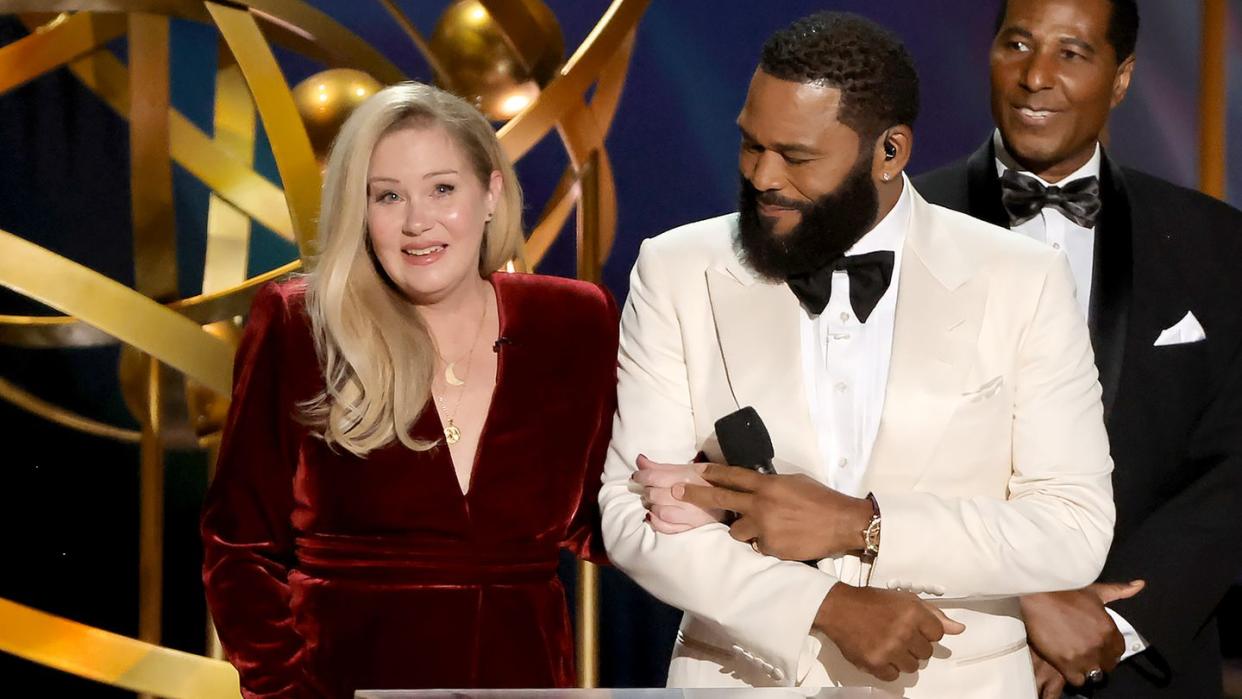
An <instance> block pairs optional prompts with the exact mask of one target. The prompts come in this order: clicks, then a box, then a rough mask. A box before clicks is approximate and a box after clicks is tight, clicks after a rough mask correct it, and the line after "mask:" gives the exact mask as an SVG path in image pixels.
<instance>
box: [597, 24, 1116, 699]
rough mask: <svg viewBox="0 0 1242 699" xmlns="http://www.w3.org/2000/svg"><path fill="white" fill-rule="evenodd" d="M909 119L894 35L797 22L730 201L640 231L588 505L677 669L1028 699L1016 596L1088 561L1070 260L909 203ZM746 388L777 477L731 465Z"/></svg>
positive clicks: (1095, 469)
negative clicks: (731, 420) (728, 436)
mask: <svg viewBox="0 0 1242 699" xmlns="http://www.w3.org/2000/svg"><path fill="white" fill-rule="evenodd" d="M917 111H918V77H917V74H916V72H915V69H914V66H913V63H912V61H911V59H910V56H909V54H908V53H907V52H906V50H905V48H904V47H903V46H902V45H901V42H900V41H899V40H898V39H896V38H895V37H894V36H893V35H892V34H890V33H889V32H887V31H886V30H884V29H882V28H881V27H879V26H877V25H875V24H873V23H871V22H869V21H867V20H864V19H862V18H859V17H857V16H854V15H849V14H841V13H820V14H817V15H813V16H811V17H807V18H804V19H802V20H799V21H797V22H794V23H793V24H792V25H790V26H789V27H787V28H785V29H783V30H781V31H779V32H777V33H776V34H775V35H773V36H772V37H771V38H770V39H769V40H768V42H767V44H766V45H765V47H764V50H763V56H762V59H761V61H760V65H759V67H758V69H757V70H756V71H755V74H754V77H753V79H752V80H751V83H750V88H749V91H748V94H747V97H746V102H745V105H744V106H743V108H742V111H741V114H740V115H739V116H738V119H737V123H738V127H739V129H740V132H741V147H740V152H739V158H738V162H739V170H740V174H741V195H740V200H739V211H738V213H736V214H730V215H726V216H722V217H719V218H714V219H710V220H706V221H699V222H697V223H692V224H689V225H687V226H683V227H681V228H678V229H675V230H673V231H669V232H668V233H665V234H663V235H660V236H658V237H656V238H653V239H651V240H648V241H645V242H644V244H643V247H642V250H641V252H640V254H639V258H638V262H637V263H636V265H635V268H634V272H633V275H632V277H631V281H630V294H629V298H628V300H627V302H626V305H625V310H624V313H623V315H622V327H621V348H620V356H619V379H618V380H619V385H618V411H617V418H616V421H615V424H614V432H613V441H612V444H611V447H610V453H609V456H608V460H607V463H606V467H605V474H604V487H603V489H602V490H601V492H600V503H601V505H602V515H603V532H604V538H605V543H606V545H607V547H608V551H609V555H610V557H611V559H612V561H613V562H614V563H615V564H616V566H617V567H618V568H620V569H621V570H623V571H625V572H626V573H627V574H629V575H630V576H631V577H633V578H634V579H635V580H636V581H637V582H638V583H639V584H640V585H642V586H643V587H644V588H646V589H647V590H648V591H649V592H650V593H652V594H653V595H655V596H656V597H658V598H660V599H661V600H663V601H664V602H666V603H668V604H671V605H673V606H675V607H677V608H680V609H682V610H684V611H685V617H684V620H683V622H682V625H681V629H680V632H679V634H678V639H677V645H676V647H675V649H674V652H673V660H672V665H671V667H670V669H669V684H670V685H671V686H683V687H704V686H791V685H797V686H802V687H818V686H834V685H836V686H873V687H879V688H883V689H885V690H887V691H889V692H892V693H894V694H898V695H901V696H906V697H912V698H915V699H918V698H919V697H945V696H953V697H968V698H969V697H979V698H981V699H982V698H984V697H989V698H990V697H998V696H1004V697H1034V696H1035V681H1034V676H1033V671H1032V665H1031V657H1030V654H1029V652H1028V650H1027V645H1026V634H1025V631H1024V628H1023V623H1022V616H1021V611H1020V607H1019V601H1018V597H1019V596H1020V595H1024V594H1028V593H1033V592H1038V591H1048V590H1060V589H1071V588H1078V587H1082V586H1083V585H1085V584H1087V583H1089V582H1091V581H1092V580H1094V579H1095V576H1096V575H1097V574H1098V573H1099V571H1100V568H1101V566H1102V565H1103V562H1104V558H1105V555H1106V553H1107V551H1108V546H1109V543H1110V540H1111V537H1112V530H1113V518H1114V511H1113V501H1112V490H1111V483H1110V473H1111V471H1112V461H1111V460H1110V458H1109V451H1108V442H1107V438H1106V435H1105V431H1104V425H1103V417H1102V415H1103V413H1102V406H1101V400H1100V395H1101V391H1100V386H1099V382H1098V380H1097V373H1096V368H1095V364H1094V361H1093V355H1092V352H1091V344H1090V340H1089V337H1088V330H1087V325H1086V322H1085V321H1084V319H1083V317H1082V314H1081V313H1080V312H1079V311H1078V306H1077V303H1076V301H1075V298H1074V283H1073V277H1072V274H1071V271H1070V267H1069V265H1068V264H1067V262H1066V259H1065V257H1064V255H1063V254H1061V253H1060V252H1058V251H1056V250H1053V249H1050V248H1048V247H1046V246H1042V245H1040V244H1038V243H1035V242H1034V241H1031V240H1027V239H1024V238H1022V237H1020V236H1012V235H1006V234H1005V233H1004V232H1003V231H1001V230H999V229H998V228H996V227H995V226H992V225H990V224H987V223H983V222H980V221H977V220H975V219H972V218H969V217H967V216H964V215H962V214H958V213H954V212H952V211H949V210H947V209H943V208H940V207H938V206H933V205H931V204H928V203H927V202H926V201H924V200H923V198H922V197H920V196H919V194H918V193H917V192H916V191H915V190H914V189H913V187H911V185H910V183H909V181H908V180H907V179H906V176H905V174H904V172H903V170H904V168H905V166H906V163H907V162H908V161H909V158H910V154H911V150H912V148H913V146H914V131H913V123H914V121H915V117H916V115H917ZM744 406H750V407H753V408H754V409H755V410H756V411H757V412H758V414H759V415H760V417H761V418H762V419H763V420H764V421H765V422H766V426H767V430H768V432H769V433H770V435H771V441H772V443H773V446H774V450H775V457H774V458H773V459H772V462H773V465H774V467H775V471H776V473H774V474H768V473H758V472H755V471H751V470H746V469H743V468H737V467H730V466H726V465H723V463H724V461H723V456H722V454H721V451H720V448H719V443H718V440H717V435H716V434H715V432H714V425H715V421H716V420H717V419H718V418H720V417H722V416H725V415H726V414H729V413H732V412H734V411H736V410H738V409H739V408H741V407H744ZM696 454H700V455H701V456H703V457H705V458H706V460H707V461H710V462H715V463H700V464H697V465H695V464H690V463H688V462H690V461H692V460H694V458H695V455H696ZM808 563H810V565H808Z"/></svg>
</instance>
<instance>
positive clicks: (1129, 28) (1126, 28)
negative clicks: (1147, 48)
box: [996, 0, 1139, 65]
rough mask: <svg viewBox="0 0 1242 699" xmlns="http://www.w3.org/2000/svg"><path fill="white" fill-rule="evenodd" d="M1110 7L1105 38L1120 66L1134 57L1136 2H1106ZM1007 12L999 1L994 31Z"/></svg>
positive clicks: (1004, 0) (1006, 4) (1003, 1)
mask: <svg viewBox="0 0 1242 699" xmlns="http://www.w3.org/2000/svg"><path fill="white" fill-rule="evenodd" d="M1108 1H1109V3H1110V4H1111V5H1112V9H1113V11H1112V13H1111V14H1110V15H1109V17H1108V33H1107V35H1106V38H1107V39H1108V43H1109V45H1111V46H1112V47H1113V53H1115V54H1117V63H1118V65H1120V64H1121V62H1122V61H1124V60H1126V59H1127V58H1129V57H1130V56H1133V55H1134V48H1135V46H1137V45H1138V33H1139V11H1138V1H1137V0H1108ZM1007 12H1009V0H1001V5H1000V14H998V15H996V31H998V32H999V31H1000V30H1001V25H1003V24H1004V23H1005V13H1007Z"/></svg>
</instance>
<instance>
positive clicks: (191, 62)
mask: <svg viewBox="0 0 1242 699" xmlns="http://www.w3.org/2000/svg"><path fill="white" fill-rule="evenodd" d="M312 4H315V5H317V6H319V7H320V8H321V9H323V10H325V11H327V12H328V13H330V14H332V15H333V16H334V17H336V18H338V19H339V20H340V21H342V22H343V23H344V24H346V25H347V26H349V27H350V28H352V29H353V30H354V31H356V32H357V33H358V34H360V35H361V36H362V37H363V38H365V39H367V40H368V41H370V42H371V43H373V44H375V45H376V46H377V47H378V48H379V49H380V50H381V51H382V52H384V53H385V54H387V55H389V56H390V57H392V58H393V59H394V60H395V62H397V63H398V65H400V66H401V67H402V68H403V69H405V70H406V71H407V72H408V73H409V74H411V75H413V76H415V77H419V78H426V77H428V76H429V71H428V69H427V67H426V65H425V63H423V61H422V60H421V58H420V57H419V56H418V54H417V53H416V52H415V51H414V50H413V49H412V47H410V45H409V43H408V41H407V40H406V39H405V38H404V36H403V34H402V33H401V32H400V31H399V30H398V29H397V28H396V27H395V26H394V25H393V23H392V22H391V20H390V18H389V17H388V15H387V14H386V13H385V12H384V11H383V9H382V8H381V7H380V6H379V4H378V3H366V2H362V3H360V2H355V1H352V0H351V1H349V2H346V1H344V0H314V2H312ZM401 4H402V6H403V7H404V8H405V9H406V10H407V11H408V12H409V13H410V15H411V16H412V17H413V19H414V20H415V22H416V23H417V24H418V26H420V27H422V28H423V29H425V30H428V31H429V30H430V28H431V27H432V26H434V24H435V20H436V17H437V16H438V14H439V12H440V10H441V9H442V8H443V7H444V5H445V4H446V3H444V2H432V3H426V2H414V1H413V0H406V1H404V2H402V3H401ZM548 4H549V5H550V6H551V7H552V9H553V10H554V11H555V13H556V15H557V17H558V18H559V20H560V22H561V25H562V28H563V30H564V34H565V44H566V46H569V47H574V46H577V45H578V44H579V43H580V42H581V41H582V39H583V38H584V37H585V36H586V35H587V33H588V32H589V31H590V28H591V27H592V26H593V24H594V23H595V22H596V20H597V19H598V18H599V16H600V14H601V13H602V12H603V10H604V9H605V8H606V6H607V4H608V3H607V2H604V1H603V0H548ZM1139 4H1140V8H1141V10H1142V12H1143V13H1144V14H1143V29H1142V32H1141V35H1140V40H1139V48H1138V55H1139V59H1138V68H1137V74H1136V78H1135V81H1134V85H1133V86H1132V88H1131V91H1130V95H1129V97H1128V99H1127V100H1126V103H1125V104H1124V105H1122V107H1121V108H1120V109H1119V110H1118V111H1117V113H1116V115H1115V117H1114V119H1113V124H1112V145H1111V152H1112V154H1113V155H1115V156H1116V157H1117V158H1118V159H1119V160H1120V161H1121V162H1123V163H1126V164H1129V165H1132V166H1137V167H1139V168H1142V169H1145V170H1147V171H1150V172H1152V173H1155V174H1157V175H1160V176H1162V177H1165V178H1167V179H1170V180H1172V181H1174V182H1177V183H1180V184H1183V185H1187V186H1194V185H1195V180H1196V171H1197V170H1196V169H1197V163H1198V155H1197V147H1196V118H1197V100H1198V55H1199V30H1200V16H1199V9H1198V5H1199V3H1195V2H1166V1H1164V0H1140V3H1139ZM997 5H998V2H997V1H996V0H988V1H985V2H979V1H978V0H956V1H952V2H950V1H949V0H901V1H892V2H883V3H879V2H874V0H872V1H870V2H862V1H860V0H848V1H847V0H840V1H838V2H823V1H820V2H814V1H811V0H781V1H780V2H769V3H757V2H752V1H743V0H662V1H657V2H653V3H652V6H651V7H650V9H649V10H648V12H647V15H646V17H645V19H644V20H643V23H642V25H641V28H640V31H639V37H638V42H637V46H636V49H635V53H634V57H633V62H632V65H631V66H630V71H629V78H628V82H627V84H626V88H625V93H624V95H623V98H622V102H621V106H620V109H619V112H618V114H617V117H616V121H615V123H614V125H613V128H612V131H611V134H610V135H609V137H608V140H607V145H608V150H609V153H610V154H611V157H612V161H613V166H614V168H615V173H616V183H617V193H618V200H619V210H620V213H619V228H618V236H617V240H616V244H615V245H614V247H613V250H612V254H611V257H610V258H609V260H608V264H607V266H606V269H605V280H606V282H607V284H608V286H609V287H610V288H611V289H612V291H613V293H614V294H615V295H616V296H617V298H618V299H624V297H625V294H626V291H627V287H628V274H629V270H630V267H631V265H632V264H633V262H634V258H635V255H636V254H637V250H638V245H639V243H640V242H641V241H642V240H643V239H645V238H648V237H651V236H654V235H657V234H659V233H660V232H662V231H664V230H667V229H669V228H672V227H675V226H677V225H680V224H683V223H686V222H689V221H693V220H696V219H700V218H705V217H709V216H714V215H716V214H720V213H723V212H727V211H731V210H732V209H733V206H734V201H735V197H736V188H737V171H736V149H737V133H736V128H735V126H734V118H735V116H736V115H737V111H738V109H739V108H740V106H741V104H742V100H743V98H744V95H745V92H746V86H747V82H748V80H749V77H750V74H751V72H752V70H753V68H754V65H755V62H756V60H757V57H758V54H759V49H760V46H761V45H762V43H763V39H764V37H765V36H766V35H767V34H768V33H769V32H771V31H772V30H774V29H776V28H778V27H780V26H782V25H783V24H785V23H787V22H789V21H790V20H792V19H795V18H797V17H799V16H801V15H804V14H809V13H811V12H814V11H817V10H820V9H841V10H850V11H854V12H858V13H860V14H863V15H865V16H868V17H871V18H873V19H875V20H877V21H879V22H881V23H883V24H885V25H886V26H888V27H890V28H892V29H893V30H894V31H895V32H896V33H898V34H899V35H900V36H901V37H903V38H904V40H905V41H906V42H907V44H908V46H909V47H910V50H911V52H912V53H913V55H914V57H915V59H916V61H917V63H918V67H919V71H920V75H921V79H922V93H923V106H922V116H921V117H920V119H919V121H918V123H917V124H916V128H915V132H916V143H915V152H914V160H913V163H912V166H911V169H912V172H913V173H919V172H922V171H924V170H927V169H930V168H933V167H936V166H939V165H941V164H944V163H947V162H949V161H951V160H953V159H956V158H959V157H962V156H964V155H965V154H967V153H968V152H970V151H971V150H973V149H974V148H975V147H976V146H977V145H978V144H979V143H981V142H982V140H983V139H984V138H985V137H986V136H987V135H988V134H989V132H990V129H991V126H990V123H991V120H990V115H989V112H988V98H987V89H988V87H987V84H988V83H987V52H988V45H989V42H990V39H991V34H992V30H993V26H994V22H995V19H996V7H997ZM1231 9H1232V11H1233V14H1232V18H1231V23H1230V26H1229V28H1228V36H1229V45H1230V54H1229V67H1230V76H1231V78H1230V84H1231V88H1232V89H1230V90H1229V93H1230V95H1231V98H1230V99H1231V101H1232V104H1231V105H1229V107H1230V111H1229V124H1230V127H1231V130H1232V131H1233V133H1234V134H1238V133H1239V132H1240V127H1242V118H1240V117H1239V115H1242V104H1239V103H1240V102H1242V30H1240V22H1242V7H1240V6H1239V5H1238V4H1237V3H1232V4H1231ZM24 35H25V30H24V29H22V27H21V25H20V24H19V23H18V22H17V21H16V20H14V19H13V18H0V45H3V44H7V43H9V42H11V41H13V40H15V39H17V38H20V37H21V36H24ZM215 41H216V39H215V34H214V30H212V29H210V28H208V27H206V26H203V25H195V24H192V23H187V22H175V23H174V27H173V67H172V76H173V80H174V87H173V101H174V104H175V106H177V107H178V108H179V109H180V110H181V111H182V112H183V113H185V114H186V115H187V116H188V117H189V118H190V119H191V120H193V121H194V122H196V123H197V124H198V125H199V126H200V128H203V129H204V130H207V131H210V129H211V105H212V95H211V92H210V89H211V88H210V86H211V85H212V76H213V71H214V64H215V55H216V52H215ZM114 49H115V50H116V51H118V53H120V55H122V56H123V55H124V42H118V43H117V45H116V46H114ZM278 56H279V57H280V58H281V61H282V64H283V66H284V68H285V70H286V73H287V74H288V77H289V82H290V83H291V84H293V83H296V82H298V81H299V80H301V79H302V78H304V77H306V76H308V75H310V74H312V73H314V72H317V71H318V70H320V69H321V68H322V66H318V65H315V64H313V63H311V62H309V61H307V60H304V59H301V58H299V57H297V56H292V55H289V54H287V53H285V52H278ZM1230 155H1231V158H1230V160H1231V162H1232V163H1235V164H1242V138H1234V139H1233V141H1232V144H1231V146H1230ZM128 158H129V150H128V144H127V132H126V125H125V124H124V122H123V121H121V120H120V119H119V118H117V117H116V116H115V114H113V113H112V112H111V111H110V110H109V109H108V108H107V107H105V106H104V105H102V104H101V103H100V101H99V100H98V99H97V98H96V97H95V96H94V95H92V94H91V93H89V92H88V91H87V90H85V89H84V88H82V87H81V85H80V84H78V83H77V81H76V80H75V79H74V78H73V77H72V76H71V75H69V74H68V73H66V72H64V71H61V72H57V73H53V74H49V75H47V76H45V77H43V78H40V79H38V80H36V81H34V82H32V83H30V84H27V85H25V86H23V87H21V88H19V89H16V90H14V91H11V92H9V93H7V94H5V95H3V96H0V229H4V230H7V231H10V232H13V233H17V234H19V235H22V236H24V237H27V238H29V239H31V240H34V241H36V242H38V243H39V244H42V245H45V246H47V247H49V248H50V249H52V250H55V251H57V252H59V253H61V254H64V255H66V256H68V257H70V258H72V259H75V260H78V261H81V262H83V263H85V264H87V265H89V266H90V267H92V268H94V269H96V270H100V271H102V272H104V273H106V274H109V275H110V276H113V277H114V278H116V279H118V280H120V281H123V282H126V283H130V282H132V263H131V258H130V255H131V250H132V243H131V239H130V238H131V233H130V221H129V209H128V201H129V197H128V188H127V183H128ZM257 163H258V168H259V170H260V171H261V172H262V173H263V174H265V175H266V176H268V177H270V178H272V179H276V172H275V167H274V165H273V164H272V161H271V157H270V153H269V152H268V149H267V147H266V145H265V142H263V141H262V140H261V142H260V146H259V152H258V154H257ZM564 166H565V157H564V155H563V152H562V151H561V149H560V146H559V144H558V143H557V142H556V141H555V138H554V137H553V138H549V139H548V140H546V141H545V143H543V144H541V145H540V146H539V147H537V148H536V149H535V150H534V151H533V152H532V153H531V154H530V155H529V156H528V157H527V158H525V159H524V160H523V161H522V162H521V163H520V164H519V173H520V176H521V179H522V182H523V185H524V187H525V188H526V190H527V192H528V194H529V199H530V201H531V206H530V207H529V208H530V209H531V211H529V212H528V213H529V214H530V215H531V216H534V215H535V214H536V213H537V212H538V210H539V209H540V208H541V207H542V203H543V201H544V200H545V199H546V197H547V196H548V194H549V193H550V191H551V188H552V186H553V185H554V183H555V181H556V178H557V177H558V176H559V174H560V171H561V170H562V169H563V168H564ZM174 177H175V191H176V206H177V220H178V225H179V238H178V245H179V248H178V249H179V257H180V263H181V266H182V274H181V276H180V279H181V283H182V288H183V291H184V292H185V293H187V294H189V293H193V292H194V290H195V289H197V288H198V284H199V283H200V282H201V278H200V276H201V269H202V256H203V250H204V245H203V238H204V229H205V221H206V207H207V190H206V189H205V188H204V187H203V186H202V185H201V184H200V183H198V182H197V181H196V180H194V178H192V177H190V176H189V175H188V174H186V173H185V172H184V171H181V170H179V169H178V170H177V171H176V172H175V174H174ZM1230 185H1231V187H1230V192H1231V194H1232V201H1233V203H1234V204H1235V205H1237V204H1238V203H1239V197H1242V167H1240V166H1239V165H1234V166H1233V167H1232V168H1230ZM253 245H254V247H253V250H252V258H251V270H252V272H253V273H258V272H261V271H265V270H267V269H271V268H273V267H275V266H276V265H278V264H280V263H283V262H285V261H288V260H290V259H292V258H293V256H294V251H293V249H292V246H290V245H289V244H287V243H285V242H284V241H283V240H281V239H279V238H278V237H276V236H275V235H274V234H271V233H270V231H261V230H260V231H259V232H257V233H256V235H255V238H254V244H253ZM572 246H573V243H572V239H571V238H570V237H568V236H565V237H563V238H562V239H561V240H560V241H559V242H558V244H556V245H555V246H554V247H553V249H552V251H551V253H550V254H549V256H548V257H547V258H546V261H545V264H544V266H543V267H542V268H541V271H543V272H547V273H553V274H566V275H568V274H572V272H573V259H574V250H573V247H572ZM45 310H46V309H41V307H40V306H39V305H38V304H35V303H33V302H30V301H28V300H26V299H23V298H21V297H19V296H17V295H15V294H12V293H9V292H7V291H4V290H0V313H28V312H29V313H39V312H44V311H45ZM116 362H117V351H116V350H115V348H112V349H108V348H104V349H93V350H75V351H72V352H58V351H47V350H45V351H29V350H15V349H11V348H0V376H3V377H4V378H6V379H9V380H12V381H16V382H18V383H19V384H21V385H23V386H26V387H27V388H29V389H31V390H33V391H35V392H36V393H38V394H39V395H41V396H44V397H46V398H48V399H51V400H53V401H55V402H58V403H60V404H61V405H64V406H66V407H68V408H71V409H73V410H75V411H78V412H82V413H85V414H87V415H91V416H95V417H98V418H101V419H106V420H108V421H110V422H113V423H116V424H127V425H131V426H132V425H133V422H132V419H130V418H129V417H128V415H127V413H126V411H125V408H124V407H123V405H122V404H121V401H120V398H119V395H118V391H117V385H116V380H115V367H116ZM0 424H2V425H4V427H3V434H4V436H5V440H4V441H5V453H4V456H3V458H0V465H2V468H0V537H2V539H0V545H3V547H4V551H5V553H4V559H5V563H4V565H3V567H2V568H3V570H4V573H3V575H0V597H6V598H9V599H14V600H16V601H19V602H23V603H26V604H30V605H32V606H35V607H38V608H40V609H45V610H48V611H51V612H55V613H59V614H63V615H66V616H69V617H71V618H74V619H77V620H80V621H83V622H85V623H89V624H94V625H98V626H102V627H105V628H108V629H111V630H114V631H117V632H120V633H126V634H131V635H133V634H135V633H136V619H137V600H136V589H137V534H136V531H137V510H138V504H137V494H138V489H137V476H136V471H137V463H138V454H137V450H136V449H134V448H132V447H130V446H127V445H118V444H116V443H113V442H107V441H104V440H100V439H96V438H92V437H87V436H83V435H80V434H76V433H70V432H67V431H65V430H61V429H59V428H56V427H54V426H51V425H48V424H46V423H44V422H42V421H40V420H38V419H37V418H33V417H30V416H29V415H27V414H26V413H23V412H22V411H20V410H18V409H16V408H13V407H11V406H9V405H7V404H4V405H0ZM203 480H204V465H203V463H202V459H201V457H199V456H197V455H194V454H184V455H174V458H173V460H172V463H170V465H169V472H168V504H167V508H168V509H167V527H168V528H167V532H166V552H167V573H166V588H167V590H166V593H165V639H164V642H165V643H166V644H167V645H171V646H174V647H177V648H182V649H185V650H189V651H193V652H202V618H203V604H202V601H201V586H200V584H199V582H198V559H199V552H198V543H197V527H196V518H197V512H198V507H199V504H200V502H201V497H202V493H203ZM677 617H678V615H677V614H676V613H675V612H674V611H673V610H671V609H668V608H666V607H663V606H662V605H660V604H658V603H657V602H655V601H654V600H651V599H650V598H649V597H647V596H646V595H645V594H644V593H642V592H641V591H639V590H637V589H636V588H635V587H634V586H633V585H632V584H630V583H629V582H628V581H626V580H625V579H624V578H623V577H622V576H621V575H619V574H617V573H616V572H615V571H606V572H605V576H604V591H603V639H602V650H603V665H602V672H603V677H602V679H603V682H604V683H605V684H606V685H615V686H650V685H659V684H663V681H664V669H665V667H666V664H667V661H668V657H669V652H670V649H671V643H672V638H673V634H674V632H675V628H676V620H677ZM0 677H3V678H4V681H5V683H6V685H8V686H28V687H29V686H42V687H43V688H44V692H43V693H45V694H48V695H50V696H61V695H66V696H68V695H73V696H88V695H89V696H123V693H121V692H118V691H116V690H107V689H103V688H100V687H98V686H97V685H93V684H91V683H89V682H85V681H81V680H76V679H73V678H69V677H67V676H64V675H61V674H59V673H56V672H53V671H50V670H46V669H42V668H38V667H35V666H32V665H29V664H27V663H24V662H21V661H17V660H15V659H13V658H10V657H7V656H4V657H0ZM31 682H37V683H39V684H38V685H32V684H30V683H31Z"/></svg>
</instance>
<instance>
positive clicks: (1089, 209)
mask: <svg viewBox="0 0 1242 699" xmlns="http://www.w3.org/2000/svg"><path fill="white" fill-rule="evenodd" d="M1000 185H1001V203H1003V204H1004V205H1005V211H1006V212H1008V214H1009V227H1010V228H1013V227H1015V226H1020V225H1022V224H1023V223H1026V222H1027V221H1029V220H1031V219H1033V218H1035V217H1036V216H1038V215H1039V212H1040V211H1041V210H1042V209H1045V208H1053V209H1056V210H1057V211H1060V212H1061V213H1062V214H1064V215H1065V218H1068V219H1069V220H1071V221H1073V222H1074V223H1076V224H1078V225H1080V226H1082V227H1083V228H1095V221H1096V219H1097V218H1099V215H1100V180H1099V179H1098V178H1096V177H1084V178H1082V179H1078V180H1074V181H1073V182H1070V183H1069V184H1066V185H1065V186H1064V187H1058V186H1056V185H1052V186H1049V187H1045V186H1044V185H1042V184H1041V183H1040V182H1039V180H1037V179H1035V178H1034V177H1028V176H1026V175H1021V174H1018V173H1017V172H1014V171H1013V170H1005V173H1004V174H1003V175H1001V178H1000Z"/></svg>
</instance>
